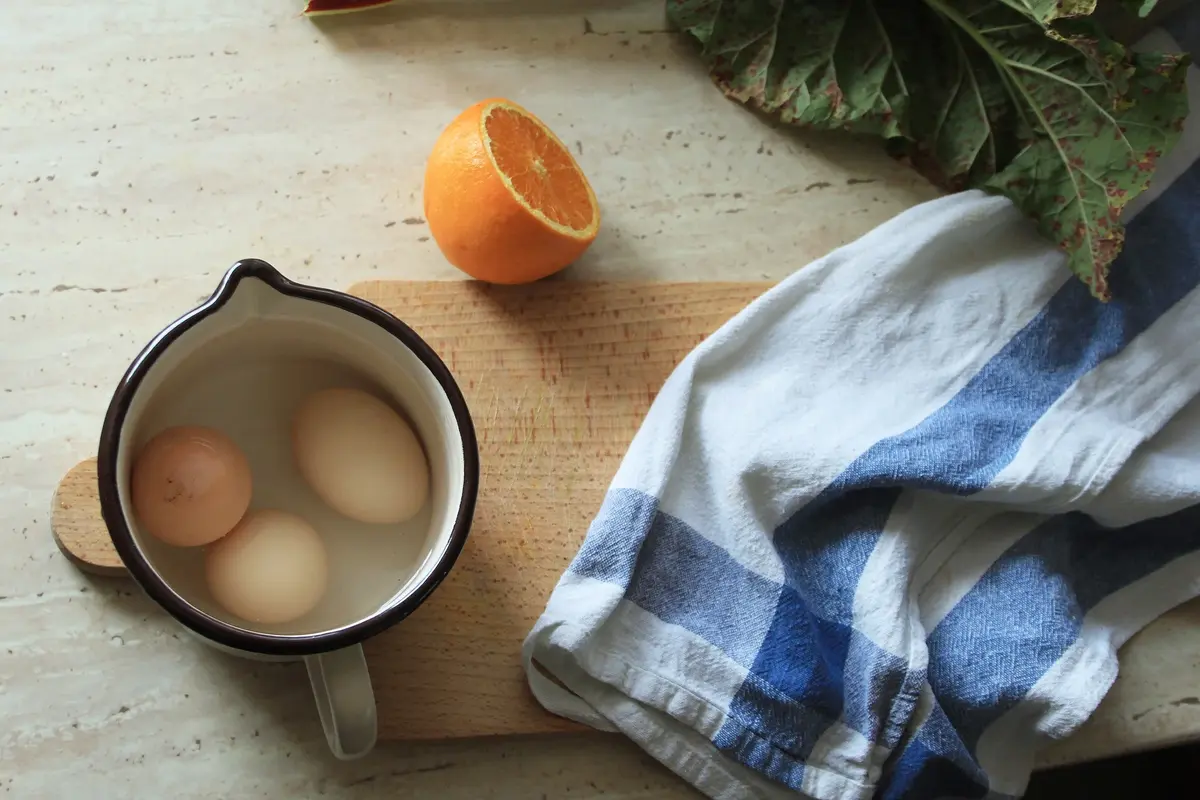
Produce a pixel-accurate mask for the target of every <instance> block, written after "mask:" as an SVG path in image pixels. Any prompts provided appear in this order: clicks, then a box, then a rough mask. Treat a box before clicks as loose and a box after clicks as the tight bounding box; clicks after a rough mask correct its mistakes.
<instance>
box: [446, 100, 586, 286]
mask: <svg viewBox="0 0 1200 800" xmlns="http://www.w3.org/2000/svg"><path fill="white" fill-rule="evenodd" d="M425 219H426V220H427V221H428V222H429V232H430V233H431V234H432V235H433V239H434V241H436V242H437V244H438V247H439V248H441V251H442V253H443V254H444V255H445V256H446V258H447V260H449V261H450V263H451V264H453V265H454V266H456V267H458V268H459V269H461V270H462V271H463V272H465V273H467V274H468V275H470V276H472V277H474V278H478V279H479V280H483V281H488V282H490V283H528V282H530V281H536V280H538V279H539V278H544V277H546V276H547V275H550V274H553V273H555V272H558V271H559V270H560V269H562V268H563V267H565V266H567V265H568V264H570V263H571V262H573V261H575V260H576V259H577V258H579V256H581V255H582V254H583V252H584V251H585V250H587V248H588V245H590V244H591V243H592V241H593V240H595V238H596V234H597V233H598V232H599V230H600V206H599V204H598V203H597V202H596V195H595V193H594V192H593V191H592V187H591V186H590V185H589V184H588V181H587V178H586V177H585V176H584V174H583V171H582V170H580V168H579V165H578V164H577V163H575V158H574V157H573V156H572V155H571V152H570V150H568V149H567V146H566V145H564V144H563V143H562V141H560V140H559V138H558V137H557V136H555V135H554V134H553V133H552V132H551V131H550V129H549V128H547V127H546V126H545V125H544V124H543V123H542V122H541V121H540V120H539V119H538V118H537V117H535V116H533V114H530V113H529V112H528V111H526V110H525V109H523V108H521V107H520V106H519V105H517V104H516V103H512V102H509V101H508V100H501V99H492V100H484V101H483V102H481V103H476V104H475V105H473V106H471V107H470V108H468V109H467V110H466V111H464V112H462V113H461V114H459V115H458V117H457V118H456V119H455V120H454V121H453V122H451V123H450V125H449V127H447V128H446V130H445V131H443V132H442V135H441V136H440V137H439V138H438V140H437V143H436V144H435V145H434V146H433V152H432V153H431V154H430V156H429V161H428V163H427V164H426V165H425Z"/></svg>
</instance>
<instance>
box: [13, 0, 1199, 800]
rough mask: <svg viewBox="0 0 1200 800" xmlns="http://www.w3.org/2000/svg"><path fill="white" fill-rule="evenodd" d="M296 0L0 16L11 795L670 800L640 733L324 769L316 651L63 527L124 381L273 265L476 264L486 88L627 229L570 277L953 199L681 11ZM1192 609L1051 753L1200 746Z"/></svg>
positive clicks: (61, 3) (862, 224)
mask: <svg viewBox="0 0 1200 800" xmlns="http://www.w3.org/2000/svg"><path fill="white" fill-rule="evenodd" d="M301 6H302V2H301V1H300V0H209V1H208V2H205V3H160V2H155V0H123V2H119V3H96V2H88V1H87V0H39V2H36V3H17V2H5V3H0V341H2V342H3V343H4V344H3V346H2V347H0V388H2V389H3V391H2V392H0V532H2V533H0V535H3V537H4V539H3V546H2V547H0V720H3V725H0V789H2V790H4V791H6V792H8V793H10V794H11V796H14V797H21V798H40V797H63V796H96V797H100V796H104V797H125V796H134V795H138V796H140V795H141V794H143V793H144V790H145V788H146V787H148V786H153V787H154V789H155V790H156V792H155V793H156V795H161V796H169V797H178V798H185V797H247V798H250V797H278V796H286V797H313V796H321V795H324V796H329V797H343V798H358V797H376V796H380V797H382V796H386V797H392V798H402V797H424V796H438V797H442V798H481V797H521V798H526V797H539V796H545V797H551V798H553V797H564V796H570V797H579V798H589V797H591V798H636V797H645V798H650V797H653V798H669V797H690V796H693V794H692V792H691V791H690V790H689V789H688V788H687V787H686V786H684V784H683V783H682V782H681V781H679V780H677V779H676V778H675V777H674V776H672V775H671V774H670V773H668V772H667V771H666V770H664V769H662V768H661V767H659V766H657V765H656V764H655V763H653V762H652V761H651V760H650V759H649V758H647V757H645V756H643V755H641V754H640V752H639V751H638V750H637V749H636V748H634V747H633V746H632V745H629V744H628V743H626V742H624V741H622V740H621V739H619V738H617V737H612V736H604V735H596V734H582V735H578V736H560V737H557V738H555V737H544V738H536V739H495V740H474V741H457V742H450V743H440V744H428V745H416V746H414V745H411V744H407V745H385V746H381V747H380V748H379V750H378V751H377V752H375V753H374V754H372V755H371V756H370V757H368V758H367V759H364V760H362V761H358V762H353V763H349V764H341V763H336V762H334V761H333V760H332V759H331V758H330V757H329V755H328V753H327V750H326V747H325V744H324V741H323V738H322V736H321V733H320V730H319V726H318V724H317V719H316V714H315V713H314V709H313V706H312V702H311V699H310V697H309V690H308V687H307V679H306V677H305V675H304V674H303V670H302V669H301V668H299V667H297V666H295V665H279V664H261V663H252V662H244V661H239V660H234V659H230V658H228V657H226V656H223V655H221V654H219V653H217V652H215V651H212V650H210V649H209V648H206V647H203V646H202V645H200V644H198V643H196V642H194V641H193V640H192V639H191V638H189V637H187V636H185V635H183V634H182V633H180V631H179V629H178V628H177V627H176V626H175V625H173V624H172V623H171V622H169V620H168V619H167V617H166V615H164V614H162V613H159V612H158V611H157V610H156V609H155V608H154V607H153V606H152V605H151V604H150V602H149V601H148V600H146V599H145V598H144V597H142V596H141V595H140V594H139V593H137V592H136V591H134V590H133V588H132V587H131V586H130V585H128V584H126V583H123V582H116V581H105V580H102V579H89V578H87V577H84V576H83V575H82V574H80V573H79V572H77V571H76V570H75V569H74V568H73V567H72V566H71V565H70V564H68V563H67V562H66V560H65V559H64V558H63V557H62V556H61V555H60V554H59V553H58V551H57V549H56V548H55V546H54V544H53V542H52V540H51V537H50V534H49V530H48V525H47V520H48V511H49V505H50V499H51V495H52V493H53V490H54V486H55V484H56V482H57V480H58V479H59V477H60V476H61V475H62V474H63V473H64V472H65V471H66V470H67V469H68V468H70V467H71V466H72V465H73V464H74V463H75V462H77V461H78V460H80V459H81V458H84V457H86V456H88V455H91V454H93V453H94V450H95V445H96V437H97V434H98V431H99V427H100V421H101V415H102V413H103V411H104V409H105V406H106V404H107V402H108V396H109V392H110V390H111V387H112V386H113V385H114V383H115V381H116V379H117V378H118V376H119V375H120V373H121V371H122V370H123V369H124V368H125V366H126V365H127V364H128V362H129V360H130V358H131V357H132V356H133V355H134V354H135V353H136V351H137V350H138V349H139V348H140V347H141V345H142V344H143V343H144V342H145V341H146V340H147V339H148V338H149V337H150V336H151V335H153V334H154V333H155V332H156V331H157V330H158V329H159V328H160V327H161V326H162V325H163V324H165V323H166V322H168V321H170V320H171V319H173V318H174V317H175V316H176V315H177V314H179V313H181V312H183V311H184V310H186V309H188V308H190V307H191V306H192V305H193V304H194V303H195V302H196V301H197V300H199V299H200V298H202V297H205V296H207V295H208V293H209V292H210V291H211V290H212V288H213V287H214V285H215V283H216V281H217V278H218V276H219V275H220V274H221V273H222V272H223V271H224V269H225V268H226V267H227V266H228V265H229V264H230V263H232V262H233V261H234V260H235V259H237V258H240V257H245V256H258V257H262V258H266V259H267V260H269V261H271V262H273V263H275V264H276V265H277V266H278V267H280V269H281V270H283V271H284V272H285V274H288V275H289V276H291V277H295V278H297V279H300V280H303V281H307V282H314V283H319V284H323V285H328V286H333V287H348V286H349V285H350V284H352V283H354V282H356V281H359V280H363V279H370V278H379V277H386V278H396V279H402V278H457V277H459V275H458V274H457V273H456V272H455V271H454V270H453V269H452V268H451V267H449V266H448V265H447V264H446V263H445V262H444V261H443V260H442V258H441V257H440V255H439V254H438V252H437V250H436V248H435V247H434V245H433V243H432V242H431V241H430V240H429V237H428V233H427V229H426V227H425V225H424V221H423V219H422V218H421V201H420V187H421V176H422V169H423V161H424V157H425V155H426V153H427V152H428V150H429V148H430V147H431V145H432V143H433V141H434V139H435V137H436V136H437V134H438V132H439V131H440V129H441V127H442V126H443V125H445V123H446V122H447V121H448V120H450V119H451V118H452V117H453V116H454V115H455V114H456V113H457V112H458V111H459V110H460V109H462V108H463V107H465V106H467V105H469V104H470V103H472V102H474V101H476V100H479V99H482V98H484V97H488V96H493V95H500V96H507V97H510V98H511V99H513V100H516V101H518V102H520V103H522V104H524V105H525V106H526V107H528V108H529V109H531V110H532V111H534V112H535V113H537V114H538V115H540V116H541V117H542V118H543V119H545V120H546V121H547V122H548V123H550V124H551V125H552V126H553V127H554V128H555V129H556V131H557V132H558V133H559V134H560V135H561V137H562V138H563V139H564V140H565V141H567V142H569V143H570V145H571V146H572V147H573V148H574V149H575V150H576V152H577V153H578V158H579V161H580V163H581V164H582V166H583V168H584V169H585V170H586V171H587V173H588V174H589V176H590V178H591V180H592V182H593V185H594V186H595V189H596V192H597V195H598V196H599V197H600V199H601V203H602V204H603V207H604V214H605V228H604V231H603V233H602V234H601V236H600V239H599V240H598V241H597V243H596V245H595V246H594V248H593V249H592V250H591V251H590V252H589V253H588V255H587V256H586V257H585V258H584V259H583V261H582V262H581V263H579V264H578V265H576V266H575V267H573V268H571V270H569V271H568V273H567V275H566V276H565V277H567V278H568V279H569V278H572V277H576V278H585V277H586V278H590V279H603V278H624V279H634V278H636V279H649V280H656V279H662V280H717V279H722V280H759V279H769V280H774V279H779V278H782V277H784V276H785V275H787V274H788V273H790V272H791V271H793V270H794V269H796V268H797V267H799V266H802V265H803V264H805V263H807V262H808V261H810V260H812V259H813V258H815V257H817V256H820V255H822V254H824V253H825V252H827V251H828V250H830V249H831V248H833V247H835V246H837V245H839V244H841V243H844V242H847V241H849V240H851V239H853V238H854V237H856V236H858V235H859V234H861V233H863V232H864V231H866V230H868V229H869V228H871V227H873V226H874V225H876V224H878V223H879V222H882V221H883V220H885V219H887V218H888V217H890V216H892V215H894V214H895V213H897V212H898V211H900V210H902V209H904V208H907V207H908V206H911V205H912V204H914V203H917V202H920V201H922V200H925V199H928V198H930V197H932V196H933V191H932V189H930V188H929V187H928V186H927V185H925V184H924V183H923V182H922V181H921V180H920V179H919V178H917V177H915V176H914V175H913V174H911V173H910V172H908V171H907V170H906V169H905V168H903V167H902V166H900V165H898V164H895V163H893V162H891V161H889V160H888V159H887V158H886V157H885V156H883V155H882V154H881V153H880V152H879V151H878V150H877V149H876V147H875V146H874V145H873V144H871V143H863V142H854V141H849V140H847V139H846V138H843V137H827V136H807V137H802V138H801V137H796V136H793V135H791V134H789V133H787V132H783V131H778V130H775V129H773V128H771V127H770V126H768V125H766V124H765V123H763V122H762V121H760V120H758V119H756V118H755V117H754V116H752V115H751V114H748V113H746V112H745V111H744V110H743V109H741V108H738V107H736V106H734V105H732V104H730V103H729V102H727V101H725V100H724V99H723V98H722V97H721V96H720V94H719V92H717V91H716V90H715V89H714V88H713V87H712V86H711V84H710V83H709V81H708V80H707V78H706V77H705V75H704V72H703V70H702V69H701V68H700V66H699V65H698V63H697V62H696V60H695V59H694V57H693V54H692V51H691V49H690V48H689V46H688V45H687V43H686V42H683V41H681V40H679V39H678V38H676V37H675V36H673V35H671V34H668V33H666V32H665V26H664V24H663V21H662V12H661V2H659V0H649V1H648V2H641V1H640V0H639V1H638V2H632V1H631V2H619V1H618V2H614V1H613V0H526V1H525V2H519V1H518V0H508V1H506V0H462V1H461V2H457V1H456V0H442V1H441V2H418V1H415V0H414V1H412V2H402V3H400V4H398V5H396V6H393V7H391V8H389V9H386V10H383V11H378V12H371V13H366V14H361V15H352V16H347V17H340V18H329V19H325V20H322V21H321V22H320V23H314V22H312V21H310V20H307V19H304V18H302V17H300V16H299V14H298V12H299V9H300V7H301ZM1198 631H1200V606H1196V605H1192V606H1190V607H1185V608H1184V609H1181V610H1178V611H1176V612H1174V613H1173V614H1171V615H1169V616H1168V617H1166V618H1164V619H1162V620H1160V621H1159V622H1157V623H1155V624H1154V625H1152V626H1151V627H1150V628H1148V629H1147V630H1146V631H1144V632H1143V633H1142V634H1140V635H1139V636H1138V637H1136V638H1135V639H1134V640H1133V642H1131V643H1130V645H1128V646H1127V647H1126V649H1125V651H1124V652H1123V658H1122V676H1121V678H1120V679H1119V681H1118V684H1117V686H1116V687H1115V688H1114V690H1113V692H1112V694H1111V695H1110V697H1109V699H1107V700H1106V701H1105V703H1104V705H1103V706H1102V708H1101V710H1100V712H1099V713H1098V714H1097V716H1096V717H1095V718H1094V719H1093V721H1092V722H1090V723H1089V724H1088V726H1087V727H1086V728H1085V729H1084V730H1083V731H1081V732H1080V733H1079V734H1078V735H1077V736H1075V737H1074V738H1073V739H1071V740H1068V741H1067V742H1064V743H1062V744H1060V745H1058V746H1056V747H1055V748H1054V749H1052V750H1050V751H1049V752H1048V753H1047V754H1046V756H1045V757H1044V763H1060V762H1063V761H1067V760H1081V759H1087V758H1094V757H1097V756H1100V755H1105V754H1109V753H1113V752H1124V751H1129V750H1132V749H1138V748H1143V747H1149V746H1155V745H1158V744H1162V743H1165V742H1169V741H1175V740H1180V739H1185V738H1190V737H1193V736H1196V735H1197V734H1200V703H1198V702H1197V700H1196V696H1195V695H1196V691H1197V690H1196V678H1195V675H1196V669H1197V664H1198V663H1200V632H1198Z"/></svg>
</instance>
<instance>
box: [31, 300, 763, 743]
mask: <svg viewBox="0 0 1200 800" xmlns="http://www.w3.org/2000/svg"><path fill="white" fill-rule="evenodd" d="M768 287H769V284H765V283H682V284H663V283H608V284H604V283H579V282H566V281H563V282H554V281H552V282H543V283H537V284H532V285H530V286H523V287H495V286H486V285H484V284H478V283H472V282H449V281H440V282H420V283H418V282H397V281H386V282H385V281H380V282H372V283H363V284H358V285H356V286H354V287H353V288H352V289H351V292H352V293H354V294H356V295H359V296H360V297H364V298H366V299H367V300H370V301H371V302H373V303H375V304H377V305H379V306H382V307H383V308H386V309H388V310H389V311H391V312H392V313H393V314H395V315H396V316H398V317H399V318H400V319H402V320H404V321H405V322H407V323H408V324H409V325H411V326H412V327H413V328H414V329H415V330H416V331H417V333H419V334H420V335H421V336H422V337H423V338H424V339H425V340H426V341H427V342H429V344H430V345H431V346H432V347H433V348H434V350H436V351H437V352H438V353H439V354H440V355H441V357H442V358H443V359H444V360H445V362H446V364H447V365H448V366H449V367H450V370H451V371H452V372H453V373H454V376H455V379H456V380H457V381H458V383H459V386H460V387H461V388H462V391H463V393H464V394H465V395H466V399H467V403H468V405H469V406H470V408H471V414H472V416H473V418H474V420H475V428H476V431H477V433H478V438H479V451H480V462H481V472H482V475H481V483H480V489H479V501H478V505H477V508H476V512H475V521H474V525H473V526H472V529H471V535H470V536H469V537H468V540H467V545H466V548H465V549H464V550H463V553H462V555H461V556H460V558H459V560H458V563H457V564H456V565H455V567H454V570H453V571H452V572H451V573H450V576H449V577H448V578H447V579H446V581H445V582H444V583H443V584H442V585H441V587H439V588H438V590H437V591H436V592H434V594H433V596H432V597H431V598H430V599H429V600H428V601H426V602H425V603H424V604H423V605H422V606H421V607H420V608H419V609H417V611H416V612H414V613H413V614H412V616H410V617H409V618H408V619H407V620H405V621H404V622H401V623H400V624H399V625H397V626H396V627H394V628H392V629H391V630H389V631H387V632H386V633H384V634H382V635H380V636H378V637H376V638H374V639H371V640H369V641H368V642H367V643H366V644H365V645H364V647H365V648H366V653H367V660H368V662H369V664H370V668H371V677H372V680H373V682H374V686H375V693H376V699H377V701H378V706H379V735H380V738H381V739H443V738H456V737H469V736H483V735H495V734H517V733H546V732H551V731H566V730H571V729H574V728H575V727H576V726H575V725H574V723H570V722H567V721H566V720H563V719H560V718H558V717H555V716H552V715H550V714H548V713H546V712H545V711H543V710H542V708H541V707H540V706H539V705H538V704H537V702H536V701H535V700H534V699H533V697H532V695H531V694H530V693H529V690H528V687H527V686H526V683H525V676H524V673H523V671H522V668H521V663H520V648H521V642H522V640H523V639H524V638H525V635H526V634H527V633H528V632H529V630H530V628H531V627H532V625H533V623H534V621H535V620H536V619H537V617H538V615H539V614H540V613H541V611H542V609H543V608H544V607H545V603H546V599H547V597H548V596H549V594H550V591H551V589H553V588H554V585H555V583H556V582H557V581H558V578H559V576H560V575H562V573H563V571H564V570H565V569H566V567H567V564H568V562H569V561H570V559H571V557H572V556H573V555H574V554H575V551H576V550H577V549H578V548H579V545H580V543H581V542H582V541H583V537H584V534H585V533H586V532H587V527H588V524H589V523H590V521H591V518H592V515H593V514H594V513H595V512H596V510H597V509H598V508H599V506H600V501H601V499H602V498H603V496H604V491H605V489H606V488H607V487H608V483H609V481H610V480H611V478H612V475H613V474H614V473H615V471H616V469H617V466H618V464H619V463H620V459H621V457H622V455H623V454H624V452H625V450H626V448H627V447H628V445H629V442H630V441H631V440H632V438H633V435H634V433H635V432H636V431H637V428H638V426H639V425H640V424H641V421H642V418H643V417H644V416H645V414H646V411H647V410H648V409H649V407H650V403H651V401H652V400H653V399H654V396H655V394H656V393H657V391H658V389H659V387H661V386H662V384H663V381H665V380H666V378H667V375H668V374H670V372H671V370H672V369H673V368H674V367H675V365H676V364H678V363H679V361H680V360H681V359H682V358H683V357H684V356H685V355H686V354H687V353H688V352H689V351H690V350H691V349H692V348H693V347H695V346H696V345H697V344H698V343H699V342H700V341H701V340H702V339H704V338H705V337H706V336H708V335H709V334H710V333H712V332H713V331H714V330H716V328H718V327H719V326H720V325H721V324H722V323H724V322H725V321H726V320H728V319H729V318H730V317H732V316H733V315H734V314H736V313H737V312H738V311H740V310H742V309H743V308H744V307H745V306H746V305H747V304H748V303H749V302H750V301H751V300H753V299H754V298H755V297H757V296H758V295H760V294H761V293H762V292H764V291H765V290H766V289H767V288H768ZM51 528H52V530H53V533H54V536H55V540H56V541H57V542H58V544H59V546H60V547H61V548H62V549H63V551H64V552H65V553H66V554H67V555H68V556H69V557H70V558H71V559H72V560H73V561H74V562H75V563H76V564H77V565H79V566H80V567H81V568H83V569H87V570H89V571H93V572H100V573H104V574H110V575H118V574H122V573H123V572H124V568H123V567H122V565H121V561H120V559H119V558H118V557H117V554H116V551H115V550H114V549H113V547H112V543H111V541H110V539H109V537H108V531H107V530H106V529H105V527H104V523H103V521H102V520H101V518H100V502H99V499H98V498H97V495H96V462H95V459H89V460H88V461H85V462H83V463H81V464H79V465H78V466H77V467H75V468H74V469H73V470H71V472H70V473H68V474H67V476H66V477H65V478H64V479H63V481H62V483H60V484H59V487H58V491H57V492H56V494H55V498H54V504H53V514H52V520H51Z"/></svg>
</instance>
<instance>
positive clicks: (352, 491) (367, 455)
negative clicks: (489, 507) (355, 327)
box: [292, 389, 429, 523]
mask: <svg viewBox="0 0 1200 800" xmlns="http://www.w3.org/2000/svg"><path fill="white" fill-rule="evenodd" d="M292 454H293V456H294V457H295V460H296V466H297V467H298V468H299V470H300V474H301V475H303V476H304V480H305V481H306V482H307V483H308V485H309V486H310V487H312V490H313V491H314V492H315V493H316V494H317V496H318V497H320V498H321V499H322V500H324V501H325V502H326V503H327V504H328V505H329V506H331V507H332V508H333V509H335V510H336V511H338V512H340V513H341V514H344V515H345V516H347V517H349V518H350V519H354V520H358V521H360V522H369V523H396V522H404V521H405V520H408V519H411V518H412V517H414V516H415V515H416V513H417V512H418V511H420V510H421V507H422V506H423V505H425V499H426V497H427V496H428V495H429V465H428V463H427V462H426V459H425V451H424V450H422V449H421V442H420V440H419V439H418V438H417V435H416V434H415V433H413V430H412V428H411V427H409V424H408V423H407V422H406V421H405V420H404V418H403V417H401V416H400V415H399V414H398V413H396V411H395V410H394V409H393V408H392V407H391V406H389V405H388V404H387V403H385V402H383V401H382V400H380V399H379V398H377V397H375V396H374V395H371V394H368V393H367V392H363V391H359V390H358V389H326V390H324V391H320V392H316V393H314V394H312V395H311V396H309V397H308V398H306V399H305V401H304V402H303V403H302V404H301V406H300V408H299V410H298V411H297V412H296V414H295V416H294V417H293V419H292Z"/></svg>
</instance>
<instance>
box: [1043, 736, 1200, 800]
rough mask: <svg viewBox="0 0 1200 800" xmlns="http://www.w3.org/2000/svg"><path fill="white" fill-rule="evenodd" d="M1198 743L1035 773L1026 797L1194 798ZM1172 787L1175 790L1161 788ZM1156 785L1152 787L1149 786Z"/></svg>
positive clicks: (1199, 758)
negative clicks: (1189, 787) (1185, 788)
mask: <svg viewBox="0 0 1200 800" xmlns="http://www.w3.org/2000/svg"><path fill="white" fill-rule="evenodd" d="M1197 763H1200V745H1183V746H1180V747H1172V748H1168V749H1166V750H1154V751H1151V752H1148V753H1138V754H1136V755H1130V756H1122V757H1120V758H1110V759H1106V760H1104V761H1095V762H1092V763H1088V764H1075V765H1073V766H1070V767H1058V768H1056V769H1048V770H1045V771H1044V772H1036V773H1034V775H1033V780H1031V781H1030V782H1029V791H1028V793H1027V794H1026V795H1025V798H1026V800H1076V799H1077V798H1078V800H1127V798H1132V797H1154V798H1163V800H1167V799H1168V798H1176V797H1180V798H1182V797H1195V796H1196V790H1195V787H1194V786H1193V788H1192V789H1190V790H1184V789H1183V787H1184V786H1188V785H1193V782H1194V780H1195V774H1196V764H1197ZM1167 786H1176V787H1178V788H1177V789H1175V790H1170V789H1166V788H1163V787H1167ZM1151 787H1156V788H1151Z"/></svg>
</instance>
